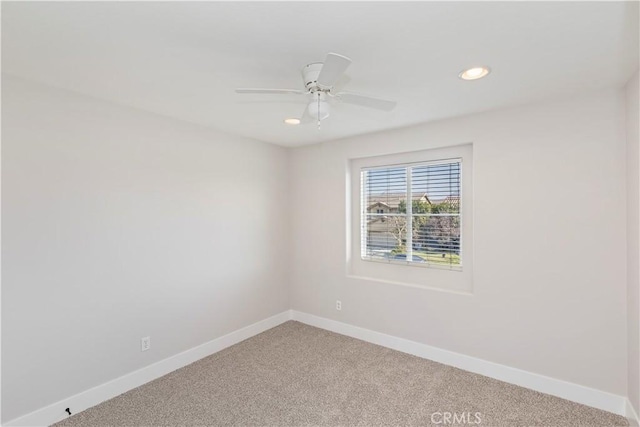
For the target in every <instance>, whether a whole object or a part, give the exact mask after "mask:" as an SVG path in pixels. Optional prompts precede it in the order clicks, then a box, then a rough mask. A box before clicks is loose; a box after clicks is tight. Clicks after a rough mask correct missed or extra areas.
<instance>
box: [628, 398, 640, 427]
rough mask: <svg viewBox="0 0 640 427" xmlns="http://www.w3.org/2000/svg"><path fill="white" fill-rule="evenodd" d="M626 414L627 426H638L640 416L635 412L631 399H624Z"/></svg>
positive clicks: (639, 424)
mask: <svg viewBox="0 0 640 427" xmlns="http://www.w3.org/2000/svg"><path fill="white" fill-rule="evenodd" d="M626 404H627V405H626V415H627V420H629V427H639V426H640V417H639V416H638V414H637V413H636V411H635V409H633V405H631V401H630V400H629V399H626Z"/></svg>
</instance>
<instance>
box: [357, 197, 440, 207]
mask: <svg viewBox="0 0 640 427" xmlns="http://www.w3.org/2000/svg"><path fill="white" fill-rule="evenodd" d="M406 198H407V194H406V193H381V194H372V195H370V196H369V206H367V210H370V209H371V208H373V207H374V206H376V205H380V206H384V207H387V208H389V209H397V208H398V205H400V201H402V200H406ZM411 199H413V200H420V201H423V202H427V203H429V204H431V201H430V200H429V197H427V194H426V193H419V194H413V195H412V197H411Z"/></svg>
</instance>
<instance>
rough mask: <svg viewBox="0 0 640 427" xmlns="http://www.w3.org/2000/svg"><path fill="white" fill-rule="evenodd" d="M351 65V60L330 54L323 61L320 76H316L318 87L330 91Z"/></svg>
mask: <svg viewBox="0 0 640 427" xmlns="http://www.w3.org/2000/svg"><path fill="white" fill-rule="evenodd" d="M349 65H351V59H349V58H347V57H346V56H342V55H338V54H337V53H330V54H328V55H327V58H326V59H325V60H324V64H323V65H322V69H321V70H320V74H318V80H317V82H318V86H320V88H321V89H330V88H332V87H333V85H334V84H336V82H337V81H338V79H339V78H340V76H341V75H342V74H343V73H344V72H345V71H346V69H347V68H349Z"/></svg>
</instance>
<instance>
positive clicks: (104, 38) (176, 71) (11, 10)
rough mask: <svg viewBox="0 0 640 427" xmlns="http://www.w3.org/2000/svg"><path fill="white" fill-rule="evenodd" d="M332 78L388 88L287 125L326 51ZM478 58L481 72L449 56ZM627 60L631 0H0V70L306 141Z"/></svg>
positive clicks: (424, 115)
mask: <svg viewBox="0 0 640 427" xmlns="http://www.w3.org/2000/svg"><path fill="white" fill-rule="evenodd" d="M330 51H332V52H337V53H340V54H343V55H347V56H349V57H351V58H352V60H353V64H352V65H351V67H350V68H349V69H348V70H347V76H346V78H345V81H343V82H342V83H347V84H346V89H348V90H351V91H356V92H363V93H367V94H371V95H374V96H379V97H382V98H388V99H393V100H396V101H398V106H397V107H396V109H395V110H394V111H393V112H391V113H386V112H380V111H376V110H369V109H365V108H362V107H359V106H353V105H346V104H340V105H336V106H335V107H334V108H333V110H332V115H331V117H330V118H329V119H327V120H325V121H323V123H322V129H321V130H320V131H319V130H318V129H317V128H316V126H315V125H306V126H297V127H296V126H286V125H284V124H283V123H282V120H283V119H284V118H285V117H296V116H300V114H301V112H302V111H303V109H304V108H305V100H304V98H303V97H300V96H296V95H280V96H278V95H262V96H261V95H239V94H236V93H235V92H234V88H235V87H268V88H280V87H282V88H301V87H302V81H301V76H300V69H301V68H302V66H304V65H305V64H307V63H310V62H315V61H322V60H323V59H324V57H325V55H326V54H327V53H328V52H330ZM476 64H486V65H489V66H490V67H491V68H492V69H493V72H492V73H491V75H489V76H488V77H487V78H485V79H482V80H478V81H474V82H466V81H462V80H460V79H458V78H457V75H458V72H459V71H460V70H462V69H464V68H466V67H468V66H472V65H476ZM637 67H638V3H637V2H626V3H625V2H515V3H505V2H470V3H452V2H448V3H444V2H425V3H417V2H405V3H399V2H395V3H378V2H351V3H338V2H313V3H311V2H295V3H293V2H258V3H248V2H240V3H208V2H135V3H124V2H100V3H97V2H37V3H21V2H3V3H2V69H3V72H6V73H9V74H12V75H17V76H21V77H23V78H27V79H30V80H35V81H39V82H42V83H47V84H50V85H53V86H57V87H61V88H66V89H70V90H74V91H77V92H81V93H84V94H88V95H91V96H95V97H99V98H103V99H107V100H111V101H115V102H118V103H121V104H126V105H129V106H133V107H137V108H141V109H144V110H148V111H152V112H155V113H159V114H163V115H166V116H171V117H175V118H178V119H182V120H186V121H189V122H193V123H199V124H203V125H207V126H211V127H213V128H217V129H220V130H223V131H226V132H229V133H233V134H238V135H242V136H247V137H251V138H255V139H259V140H263V141H269V142H273V143H277V144H281V145H286V146H296V145H303V144H309V143H313V142H318V141H324V140H329V139H336V138H341V137H345V136H350V135H356V134H362V133H369V132H374V131H379V130H383V129H389V128H397V127H402V126H408V125H412V124H416V123H420V122H426V121H432V120H436V119H441V118H446V117H453V116H459V115H463V114H468V113H472V112H479V111H485V110H489V109H495V108H500V107H506V106H510V105H517V104H523V103H527V102H531V101H534V100H538V99H542V98H547V97H555V96H561V95H570V94H574V93H577V92H580V91H587V90H595V89H598V88H604V87H614V86H616V87H619V86H622V85H623V84H624V83H625V81H626V80H627V79H628V78H629V77H630V75H631V74H632V73H633V71H634V70H635V69H637Z"/></svg>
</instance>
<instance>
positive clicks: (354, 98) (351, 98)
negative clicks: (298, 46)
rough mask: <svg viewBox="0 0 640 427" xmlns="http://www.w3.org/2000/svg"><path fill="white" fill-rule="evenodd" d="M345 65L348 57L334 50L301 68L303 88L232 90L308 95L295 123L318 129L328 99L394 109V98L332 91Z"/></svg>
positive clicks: (349, 60) (382, 108)
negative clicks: (305, 105) (314, 126)
mask: <svg viewBox="0 0 640 427" xmlns="http://www.w3.org/2000/svg"><path fill="white" fill-rule="evenodd" d="M349 65H351V59H349V58H347V57H346V56H344V55H339V54H337V53H329V54H328V55H327V57H326V59H325V60H324V62H313V63H311V64H307V65H305V66H304V67H303V68H302V81H303V83H304V88H305V89H304V90H298V89H257V88H238V89H236V92H237V93H242V94H247V93H254V94H255V93H258V94H298V95H304V96H307V97H309V98H310V99H309V104H308V105H307V107H306V108H305V109H304V112H303V114H302V117H300V119H299V122H300V123H312V122H314V121H316V122H317V123H318V128H320V122H321V121H322V120H325V119H326V118H327V117H329V114H330V112H331V107H330V102H329V101H330V100H336V101H339V102H342V103H346V104H354V105H360V106H363V107H368V108H374V109H378V110H383V111H391V110H393V109H394V108H395V106H396V103H395V102H394V101H388V100H386V99H380V98H374V97H371V96H368V95H362V94H359V93H354V92H344V91H342V92H337V93H334V92H332V91H333V90H334V85H335V84H336V82H337V81H338V79H340V77H341V76H342V75H343V74H344V72H345V71H346V69H347V68H348V67H349ZM287 120H289V119H287ZM287 120H285V123H287V124H297V123H293V122H289V121H287Z"/></svg>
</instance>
